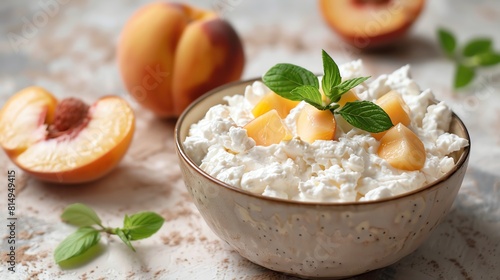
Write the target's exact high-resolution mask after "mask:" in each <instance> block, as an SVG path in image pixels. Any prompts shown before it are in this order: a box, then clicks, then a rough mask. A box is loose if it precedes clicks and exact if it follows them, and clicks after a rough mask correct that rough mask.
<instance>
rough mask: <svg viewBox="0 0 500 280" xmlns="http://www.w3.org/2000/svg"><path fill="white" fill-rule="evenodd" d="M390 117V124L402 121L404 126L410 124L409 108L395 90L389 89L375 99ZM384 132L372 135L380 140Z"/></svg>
mask: <svg viewBox="0 0 500 280" xmlns="http://www.w3.org/2000/svg"><path fill="white" fill-rule="evenodd" d="M375 104H377V105H378V106H380V107H381V108H382V109H383V110H384V111H385V112H386V113H387V114H388V115H389V117H390V118H391V121H392V124H394V125H396V124H398V123H402V124H403V125H405V126H408V125H409V124H410V116H409V112H410V109H409V108H408V105H406V103H405V101H404V100H403V98H402V97H401V94H399V93H398V92H397V91H394V90H392V91H390V92H388V93H386V94H384V95H383V96H382V97H380V98H379V99H377V100H376V101H375ZM385 133H386V132H385V131H384V132H380V133H372V136H373V137H375V138H376V139H377V140H380V139H381V138H382V137H383V136H384V134H385Z"/></svg>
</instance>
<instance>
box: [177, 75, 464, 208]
mask: <svg viewBox="0 0 500 280" xmlns="http://www.w3.org/2000/svg"><path fill="white" fill-rule="evenodd" d="M256 81H262V79H261V78H254V79H245V80H238V81H234V82H230V83H227V84H224V85H221V86H219V87H216V88H214V89H212V90H210V91H208V92H206V93H205V94H203V95H202V96H200V97H199V98H197V99H196V100H195V101H193V102H192V103H191V104H190V105H189V106H188V107H187V108H186V109H185V110H184V111H183V112H182V114H181V115H180V116H179V118H178V119H177V122H176V124H175V129H174V138H175V147H176V149H177V152H178V155H179V156H180V157H181V158H182V160H184V161H185V162H186V163H187V164H188V165H189V166H190V167H191V168H192V169H194V170H195V171H196V172H197V173H199V174H200V175H201V176H203V177H205V179H207V180H209V181H212V182H213V183H215V184H217V185H219V186H220V187H223V188H226V189H228V190H231V191H235V192H238V193H240V194H243V195H247V196H251V197H253V198H256V199H264V200H267V201H271V202H276V203H284V204H292V205H303V206H355V205H375V204H379V203H385V202H388V201H394V200H399V199H402V198H405V197H409V196H412V195H415V194H418V193H421V192H425V191H429V190H431V189H434V188H437V187H438V186H439V185H441V183H442V182H444V181H446V180H448V179H449V178H450V177H452V176H453V175H454V174H455V173H456V172H457V171H458V170H460V169H461V168H462V167H463V165H464V164H466V163H467V161H468V159H469V155H470V147H471V139H470V135H469V131H468V130H467V127H466V126H465V124H464V122H463V121H462V120H461V119H460V118H459V117H458V115H456V114H455V112H453V110H452V111H451V114H452V119H456V120H457V121H458V123H459V126H460V127H461V128H462V129H463V131H464V133H465V136H466V137H465V139H467V141H468V142H469V144H468V145H467V146H466V147H464V148H463V149H464V151H463V153H462V155H461V156H460V158H459V159H458V161H457V162H456V163H455V165H454V166H453V168H452V169H451V170H450V171H448V172H447V173H446V174H445V175H443V176H441V177H440V178H439V179H437V180H436V181H434V182H432V183H430V184H427V185H425V186H423V187H421V188H418V189H416V190H413V191H409V192H405V193H402V194H399V195H396V196H391V197H387V198H382V199H377V200H367V201H346V202H328V201H301V200H293V199H284V198H278V197H270V196H265V195H262V194H257V193H253V192H250V191H247V190H244V189H241V188H238V187H235V186H232V185H230V184H228V183H226V182H223V181H221V180H219V179H217V178H214V177H212V176H211V175H210V174H208V173H206V172H205V171H204V170H203V169H201V168H200V167H199V166H198V165H197V164H196V163H195V162H194V161H192V160H191V158H190V157H189V155H188V154H187V153H186V152H185V150H184V147H183V143H182V140H181V139H180V130H181V129H180V128H181V126H182V125H183V123H184V120H185V119H186V116H187V115H188V114H189V113H190V112H191V111H193V109H194V108H195V107H196V106H198V104H200V103H202V102H203V101H204V100H205V99H207V98H209V97H210V96H212V95H213V94H216V93H217V92H220V91H221V90H224V89H227V88H231V87H234V86H238V85H242V84H248V85H250V84H251V83H253V82H256Z"/></svg>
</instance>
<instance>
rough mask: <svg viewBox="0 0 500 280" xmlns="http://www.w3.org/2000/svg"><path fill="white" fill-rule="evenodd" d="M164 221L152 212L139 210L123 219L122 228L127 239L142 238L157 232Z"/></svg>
mask: <svg viewBox="0 0 500 280" xmlns="http://www.w3.org/2000/svg"><path fill="white" fill-rule="evenodd" d="M164 221H165V220H164V219H163V218H162V217H161V216H160V215H158V214H156V213H154V212H140V213H137V214H134V215H132V216H130V217H128V218H126V219H125V221H124V227H123V230H124V231H127V233H128V234H127V235H128V239H129V240H139V239H144V238H147V237H150V236H151V235H153V234H154V233H155V232H157V231H158V230H159V229H160V228H161V226H162V225H163V222H164Z"/></svg>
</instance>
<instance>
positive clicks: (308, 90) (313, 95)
mask: <svg viewBox="0 0 500 280" xmlns="http://www.w3.org/2000/svg"><path fill="white" fill-rule="evenodd" d="M290 94H293V95H295V96H298V97H299V100H304V101H305V102H307V103H309V104H311V105H313V106H314V107H316V108H318V109H319V110H324V106H323V100H322V98H321V92H319V89H317V88H315V87H313V86H300V87H298V88H295V89H294V90H292V92H290Z"/></svg>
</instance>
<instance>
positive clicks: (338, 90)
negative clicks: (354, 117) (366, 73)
mask: <svg viewBox="0 0 500 280" xmlns="http://www.w3.org/2000/svg"><path fill="white" fill-rule="evenodd" d="M369 78H370V77H359V78H354V79H349V80H346V81H343V82H342V83H341V84H340V85H337V86H335V87H333V89H332V96H331V97H330V99H331V100H332V101H333V102H338V101H339V100H340V97H342V94H344V93H346V92H348V91H349V90H351V89H352V88H354V87H356V86H358V85H359V84H361V83H362V82H364V81H366V80H368V79H369Z"/></svg>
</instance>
